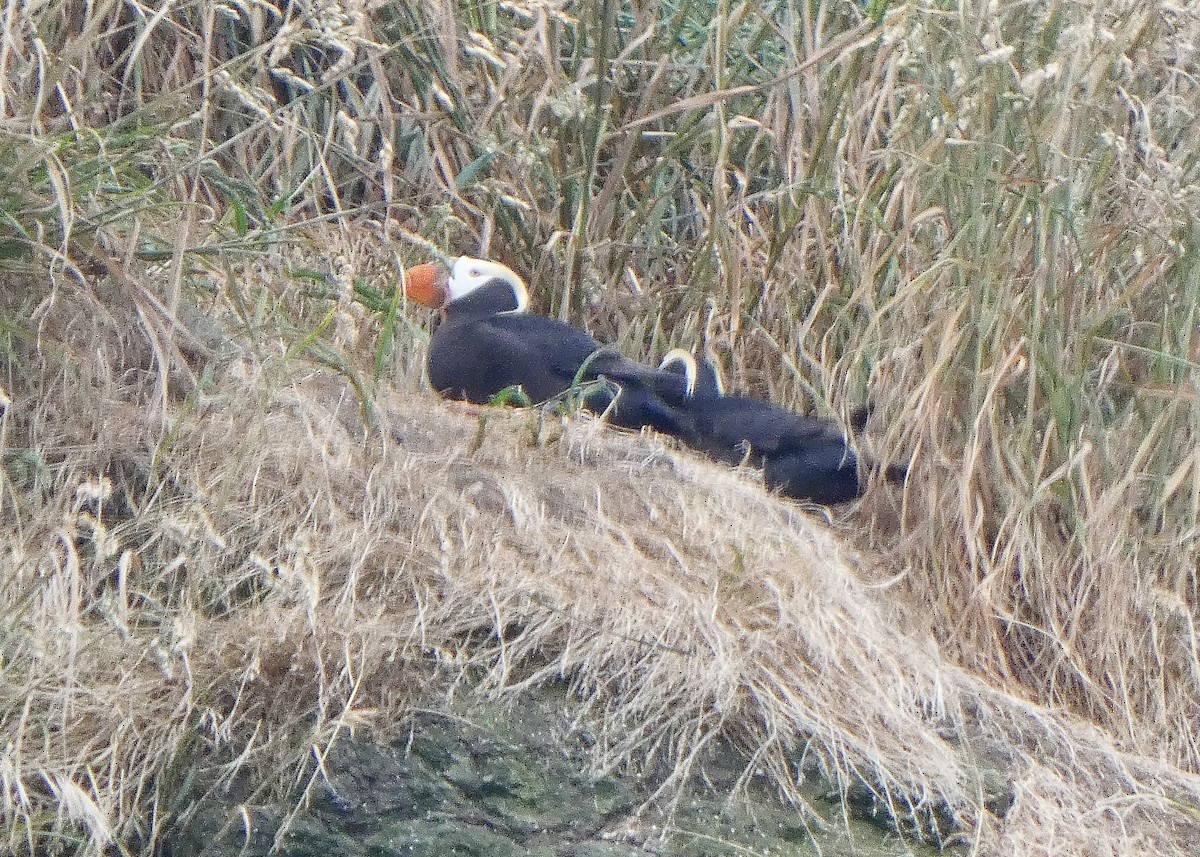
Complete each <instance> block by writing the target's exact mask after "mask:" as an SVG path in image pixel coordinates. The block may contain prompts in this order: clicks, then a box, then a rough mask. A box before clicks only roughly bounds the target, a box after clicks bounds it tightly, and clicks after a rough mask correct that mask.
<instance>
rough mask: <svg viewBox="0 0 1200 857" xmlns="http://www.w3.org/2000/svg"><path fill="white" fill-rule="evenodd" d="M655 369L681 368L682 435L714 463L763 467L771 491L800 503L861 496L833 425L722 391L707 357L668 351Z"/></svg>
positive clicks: (893, 476)
mask: <svg viewBox="0 0 1200 857" xmlns="http://www.w3.org/2000/svg"><path fill="white" fill-rule="evenodd" d="M661 368H663V369H667V370H672V371H676V372H677V373H681V374H682V375H683V377H684V378H685V379H686V381H687V385H688V389H689V391H690V393H691V398H690V402H691V405H692V411H691V416H692V428H693V435H691V436H689V437H687V438H686V440H687V442H688V443H689V444H690V445H691V446H694V447H695V448H697V449H699V450H701V451H702V452H705V453H706V454H708V455H709V456H711V457H712V458H715V459H717V460H719V461H725V462H727V463H730V464H739V463H741V462H744V461H748V462H749V463H750V464H753V465H754V466H756V467H761V468H762V471H763V481H764V482H765V483H766V485H767V486H768V487H769V488H774V489H778V490H779V491H780V493H782V494H785V495H786V496H788V497H792V498H795V499H798V500H812V501H814V502H816V503H821V504H824V505H832V504H834V503H842V502H845V501H847V500H853V499H855V498H856V497H858V496H860V495H861V494H862V486H861V484H860V482H859V473H858V459H857V458H856V456H855V454H854V451H853V450H852V449H851V448H850V446H849V444H848V443H847V440H846V437H845V435H844V434H843V433H842V432H841V430H840V429H839V428H838V427H837V426H836V425H835V424H833V423H830V422H826V421H824V420H816V419H811V418H809V417H804V416H801V415H800V414H797V413H793V412H792V411H789V410H786V409H785V408H781V407H778V406H777V405H773V404H771V403H770V402H767V401H764V400H762V399H755V398H752V397H750V396H726V395H724V388H723V385H722V384H721V379H720V375H719V374H718V373H717V370H716V367H715V366H714V365H713V364H712V363H711V362H710V361H708V360H705V361H703V362H702V363H700V364H697V362H696V360H695V358H694V357H693V356H692V355H691V354H690V353H689V352H687V351H683V350H682V349H675V350H674V351H671V352H669V353H668V354H667V356H666V357H665V358H664V360H663V366H662V367H661ZM856 419H857V418H856ZM904 472H905V471H904V469H903V468H898V467H889V468H888V471H887V476H888V479H890V480H893V481H896V480H902V479H903V478H904Z"/></svg>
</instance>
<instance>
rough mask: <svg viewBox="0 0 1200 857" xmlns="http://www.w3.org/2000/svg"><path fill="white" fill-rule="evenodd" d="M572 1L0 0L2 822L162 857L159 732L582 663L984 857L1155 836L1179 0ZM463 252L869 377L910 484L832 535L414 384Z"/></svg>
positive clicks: (851, 394)
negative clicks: (28, 5)
mask: <svg viewBox="0 0 1200 857" xmlns="http://www.w3.org/2000/svg"><path fill="white" fill-rule="evenodd" d="M594 5H595V8H592V7H587V8H584V7H582V6H580V7H578V8H577V7H575V6H572V5H569V4H561V3H553V2H551V3H508V4H504V5H502V6H495V7H493V6H473V5H468V6H458V5H453V4H445V3H437V2H432V3H425V4H399V5H397V4H384V5H382V6H379V7H378V8H375V7H371V8H369V9H368V8H366V7H362V6H359V5H354V4H337V3H300V4H295V5H294V6H289V7H287V11H286V12H283V11H280V10H279V9H278V8H276V7H275V6H274V5H271V4H238V3H234V4H228V5H216V4H207V3H182V4H175V5H173V6H171V7H170V8H169V9H166V10H164V11H162V12H160V13H155V14H154V15H151V16H147V15H146V14H145V10H143V9H142V8H141V7H136V6H130V5H126V4H123V3H117V2H110V3H95V4H91V5H89V6H88V7H87V12H86V14H81V13H80V12H79V11H78V10H76V8H75V6H73V5H72V4H65V3H51V4H48V5H46V6H45V7H44V8H41V9H40V10H39V11H38V14H37V15H36V16H33V14H32V13H31V12H28V11H25V10H16V9H14V11H13V14H11V15H10V16H8V17H6V18H5V19H4V27H5V32H4V36H5V38H4V41H3V43H0V64H2V65H3V67H4V69H5V70H6V74H5V76H3V79H0V107H2V110H3V117H4V129H3V134H2V135H0V169H2V170H3V174H4V176H5V179H6V182H5V187H4V190H3V192H2V193H0V209H2V210H3V212H4V221H3V223H4V225H3V232H2V234H0V263H2V265H3V270H4V281H3V286H2V293H0V294H2V297H3V301H2V312H0V344H2V347H3V355H4V357H3V365H2V368H3V373H2V374H0V405H2V406H3V410H2V412H0V455H2V456H3V465H4V466H3V471H2V474H0V479H2V482H0V522H2V527H0V529H2V531H3V535H2V536H0V539H2V542H3V555H4V556H5V558H6V560H5V567H6V571H5V574H4V575H3V576H2V577H0V599H2V601H0V604H2V605H3V609H2V610H0V613H2V615H3V624H2V625H0V640H2V648H0V724H2V726H3V729H4V730H5V734H6V735H7V736H8V737H7V738H6V739H5V740H3V741H0V745H3V746H4V747H5V749H4V750H3V751H0V793H2V794H0V800H2V801H3V803H2V805H0V809H2V810H3V815H4V818H5V821H6V822H7V823H9V824H10V825H11V827H10V829H11V831H12V833H11V837H12V838H11V839H10V845H11V847H14V848H17V849H23V850H26V851H29V852H36V851H39V850H41V849H42V848H43V847H44V845H45V842H46V840H45V839H44V838H43V837H47V836H50V837H57V839H56V840H55V841H59V842H69V841H71V837H74V836H77V835H79V836H82V839H81V840H80V841H81V842H82V843H83V845H82V847H83V848H84V849H85V850H86V849H87V848H93V847H99V846H100V845H102V844H103V843H106V842H110V841H120V842H127V843H135V844H136V843H142V844H147V845H148V844H150V843H153V842H154V841H155V839H156V837H157V836H158V835H159V833H160V832H161V826H162V825H163V824H165V823H167V821H168V820H169V817H170V811H171V807H169V806H157V805H156V803H155V802H156V801H162V800H169V795H165V794H162V792H161V790H156V789H155V788H154V786H155V784H156V783H161V782H162V780H163V778H164V777H165V776H169V774H170V771H171V760H172V759H174V758H176V756H177V754H178V753H179V752H180V751H181V750H183V749H184V748H188V747H191V746H194V743H195V742H197V741H199V742H207V743H209V744H211V745H212V746H220V747H225V748H237V750H238V753H240V755H236V754H235V756H236V758H238V760H239V762H238V763H239V764H240V765H242V766H246V765H253V766H260V768H261V769H262V770H287V771H293V770H294V767H288V765H289V764H291V763H292V762H294V761H295V759H296V753H297V748H298V747H299V748H303V747H308V746H310V745H311V746H316V747H318V748H319V747H321V746H324V745H327V744H328V742H329V741H330V740H334V739H335V737H336V735H338V734H340V732H341V730H344V729H347V728H351V727H357V726H359V725H369V726H371V727H372V728H380V729H383V730H386V728H387V727H388V726H389V724H391V723H393V722H395V718H396V717H397V716H399V714H400V713H401V712H403V710H404V709H405V706H406V705H407V704H408V703H409V702H411V700H413V699H415V698H416V697H417V696H419V694H420V693H421V692H422V690H421V689H422V687H423V686H424V682H425V679H426V678H427V677H428V675H429V672H430V671H431V670H433V671H435V672H438V673H439V674H441V675H451V676H453V675H466V674H468V673H469V674H470V675H472V676H473V677H475V678H476V679H477V680H478V681H479V682H480V683H481V684H482V686H483V687H485V688H488V689H490V690H495V691H501V690H505V689H511V690H519V688H520V687H521V686H522V685H523V683H525V682H533V681H538V680H542V679H545V678H547V677H552V676H557V675H559V674H562V675H564V676H566V677H567V678H568V679H569V680H571V681H573V682H574V683H575V685H576V687H577V688H578V689H579V690H580V696H581V700H582V702H581V705H584V706H585V707H586V706H589V705H590V706H594V707H595V708H594V711H596V712H603V714H604V718H603V721H604V722H605V723H606V724H608V726H609V728H610V729H611V730H612V731H611V733H610V734H608V735H606V736H605V741H604V742H602V744H601V745H600V751H599V755H598V759H599V760H600V761H601V763H604V762H605V761H610V762H613V763H615V762H616V761H618V760H627V759H630V758H636V759H642V760H644V759H646V758H647V757H649V756H653V757H655V758H660V759H668V760H674V761H676V762H678V763H679V764H680V767H679V769H678V770H679V771H680V772H681V774H682V772H684V771H686V761H687V760H688V759H689V758H690V757H691V755H692V754H693V753H694V752H695V751H696V750H697V747H698V744H699V743H701V742H703V741H705V740H709V737H708V736H711V735H715V734H723V735H725V736H727V737H733V738H734V739H735V740H739V741H741V742H742V743H743V745H744V746H745V748H746V749H747V751H748V752H751V753H758V754H759V755H758V757H757V758H759V759H760V764H762V765H764V766H765V767H766V768H767V769H769V770H770V771H771V772H772V776H774V778H775V780H776V782H777V783H778V784H779V787H780V789H781V790H782V791H784V792H786V791H787V789H788V786H787V783H788V778H789V776H791V775H794V769H793V767H792V766H794V764H795V761H796V759H795V756H794V751H795V748H796V746H798V745H797V743H796V742H800V741H803V740H806V738H807V737H808V736H813V737H814V738H815V745H814V746H816V747H817V748H818V749H819V755H820V758H821V759H822V760H823V763H824V764H826V765H827V766H829V767H831V768H832V769H835V770H837V769H840V770H842V771H844V772H846V775H847V776H846V778H847V781H850V780H853V779H854V776H855V775H857V774H861V775H863V776H865V777H866V778H867V779H869V780H871V781H872V782H873V783H875V784H877V785H881V786H886V787H888V788H893V787H894V789H895V794H897V795H902V796H903V798H902V799H904V800H907V799H911V800H913V801H915V802H917V803H922V802H923V801H928V802H929V805H930V806H932V805H933V804H946V805H948V806H949V807H950V808H951V810H952V814H955V815H957V816H958V818H959V820H960V822H961V823H962V824H963V825H964V827H963V829H964V830H967V831H970V832H971V835H972V836H974V837H975V840H974V841H975V842H977V843H978V847H979V849H980V851H981V852H983V853H997V854H1088V855H1091V854H1105V853H1114V854H1140V853H1161V854H1181V855H1182V854H1191V853H1195V851H1196V844H1195V841H1194V838H1195V830H1194V826H1193V825H1194V817H1195V814H1196V807H1197V806H1200V801H1197V796H1196V794H1195V790H1196V784H1195V780H1194V775H1195V773H1196V772H1197V770H1198V769H1200V753H1198V751H1197V742H1196V735H1197V729H1198V725H1197V722H1196V717H1197V714H1196V705H1195V700H1196V699H1197V697H1198V695H1200V654H1198V653H1197V652H1198V649H1197V643H1196V630H1195V626H1196V621H1197V601H1198V596H1197V581H1196V564H1195V547H1196V545H1195V534H1196V532H1198V531H1200V530H1198V528H1197V523H1198V521H1200V459H1198V458H1197V455H1196V453H1195V452H1194V450H1195V447H1196V437H1197V426H1198V423H1197V420H1198V417H1197V407H1196V406H1197V394H1196V389H1195V370H1196V368H1197V360H1196V354H1197V349H1196V343H1195V331H1196V323H1195V322H1196V317H1197V306H1198V300H1197V294H1196V291H1195V289H1194V283H1195V282H1196V280H1197V277H1196V273H1197V267H1196V266H1197V260H1198V259H1200V256H1198V255H1197V254H1196V237H1195V235H1196V233H1195V214H1194V212H1195V211H1196V210H1197V206H1196V194H1197V186H1198V185H1197V183H1196V170H1197V167H1198V164H1200V159H1198V158H1197V154H1196V153H1197V151H1200V146H1197V140H1196V133H1197V132H1196V130H1195V129H1196V128H1197V127H1200V126H1198V125H1197V123H1196V122H1195V115H1194V113H1195V106H1194V105H1195V104H1196V103H1197V99H1196V91H1195V86H1196V84H1195V81H1196V73H1197V68H1196V56H1195V50H1196V49H1195V45H1196V44H1197V43H1200V17H1198V15H1197V13H1196V11H1195V10H1193V9H1191V8H1190V7H1188V6H1185V5H1182V4H1181V5H1173V4H1169V3H1158V2H1135V0H1130V2H1117V3H1103V4H1101V3H1091V2H1080V3H1064V4H1049V5H1047V6H1045V8H1043V9H1040V10H1031V9H1030V8H1029V7H1028V6H1027V5H1024V4H993V5H992V6H989V7H987V8H986V9H982V10H977V11H976V12H971V14H966V13H960V11H959V10H958V8H957V7H955V8H953V9H950V8H947V9H941V8H934V7H931V6H930V5H927V4H917V3H911V4H891V5H888V4H867V6H865V7H864V6H862V5H858V6H855V5H853V4H833V3H809V4H801V5H800V6H799V7H797V6H796V5H795V4H788V3H780V4H770V3H768V4H742V5H736V6H731V5H730V4H722V3H718V4H715V5H712V4H708V5H703V6H701V5H689V4H670V3H667V4H637V3H634V4H629V5H624V6H619V5H617V4H594ZM714 57H721V58H725V61H716V60H714ZM458 252H471V253H473V254H487V255H492V256H495V257H497V258H499V259H501V260H502V261H504V262H506V263H507V264H510V265H512V266H513V267H514V268H516V269H518V270H520V271H523V272H525V273H527V274H528V278H529V280H530V282H531V284H532V285H533V288H534V294H535V302H536V305H537V307H536V308H537V309H538V310H539V311H542V312H548V313H555V314H559V315H561V316H563V317H566V318H569V319H571V320H572V321H575V322H578V323H586V324H587V325H588V326H589V327H590V328H591V329H592V330H593V331H594V332H595V333H596V334H597V335H598V336H599V337H600V338H601V339H605V340H611V341H616V342H617V343H618V344H619V345H620V346H621V347H622V349H623V350H625V351H626V352H627V353H629V354H630V355H632V356H642V357H650V356H657V355H659V354H661V353H662V352H663V351H665V350H666V348H668V347H670V346H672V345H680V346H684V347H691V348H707V349H709V350H710V351H712V352H714V353H715V354H716V356H717V357H718V358H719V360H720V361H721V362H722V363H723V364H724V366H725V368H726V370H727V374H729V375H731V376H732V379H733V381H734V382H735V384H736V385H737V386H739V387H742V388H747V389H750V390H753V391H755V392H758V393H762V394H769V395H771V396H772V397H774V398H776V399H778V400H780V401H782V402H786V403H792V404H796V405H797V406H800V407H804V408H811V409H814V410H816V411H817V412H819V413H822V414H824V415H837V414H843V413H848V412H849V411H850V410H852V409H853V408H854V407H855V406H857V405H858V404H860V403H862V402H863V401H864V400H866V399H868V398H869V399H870V400H871V401H872V402H873V404H874V406H875V417H874V418H873V421H872V424H871V427H870V432H869V434H870V435H872V436H873V442H874V443H875V445H876V447H877V449H878V451H879V452H880V453H881V454H882V455H883V456H884V457H885V458H892V459H897V460H911V461H912V462H913V475H912V477H911V479H910V481H909V485H908V488H907V490H906V491H904V492H903V494H902V495H897V494H895V493H890V492H889V491H887V490H886V489H883V490H878V491H875V492H873V493H872V494H871V495H870V496H868V497H867V498H866V500H865V501H864V502H863V503H862V504H861V505H859V506H857V507H855V508H854V509H851V510H850V511H849V512H848V513H847V514H846V516H844V517H843V518H842V519H841V520H840V521H839V522H838V523H839V524H841V525H842V526H841V527H840V532H841V535H842V536H843V537H845V538H849V539H851V540H853V541H854V542H855V543H856V544H857V549H859V550H862V551H864V555H865V557H866V559H863V560H859V559H858V558H857V555H856V554H854V553H853V551H851V549H849V548H847V547H844V546H842V545H841V544H840V543H839V542H836V541H834V539H833V537H831V536H829V535H828V534H826V533H825V532H824V531H823V530H821V529H819V528H814V527H812V526H811V525H810V520H809V519H808V518H807V517H805V516H803V515H801V514H800V513H798V512H797V511H796V509H795V508H794V507H791V506H787V505H784V504H779V503H777V502H775V501H773V500H771V499H769V498H766V497H764V496H763V495H762V494H761V492H760V490H759V489H758V487H757V486H755V485H753V484H752V483H750V482H748V481H746V480H745V479H743V478H742V477H739V476H736V475H732V474H730V473H729V472H727V471H724V470H721V469H720V468H713V467H708V466H706V465H703V464H700V463H698V462H694V461H692V460H691V459H690V458H688V457H687V456H677V455H676V454H675V453H673V452H670V451H664V450H663V449H662V448H661V447H659V446H658V445H657V444H656V443H655V442H653V441H645V440H629V439H621V438H615V437H609V436H607V435H605V434H603V433H597V432H595V431H594V428H593V427H592V426H590V425H572V426H570V427H569V428H567V429H566V430H565V432H566V433H565V434H560V433H561V432H563V431H564V430H563V429H561V428H560V427H559V426H558V425H557V423H553V422H552V423H550V424H547V425H538V424H537V423H536V420H535V418H534V417H532V416H529V415H512V416H499V415H496V416H492V417H490V418H489V423H488V427H487V428H486V430H484V431H483V432H482V435H481V436H480V434H479V432H478V431H477V428H478V425H479V423H478V421H477V419H476V418H475V417H463V416H461V415H458V414H456V413H454V412H453V411H452V410H447V409H441V408H437V407H434V406H433V400H432V399H430V398H427V397H426V396H425V394H424V393H422V392H420V383H419V380H418V379H419V375H420V368H419V367H420V361H421V358H422V348H423V338H422V337H423V325H424V323H425V318H424V316H422V315H420V314H419V313H416V312H413V313H409V312H408V310H407V308H406V307H405V306H403V303H402V301H400V300H399V299H398V298H395V297H394V295H393V294H392V293H391V292H390V286H391V284H392V281H393V279H394V264H395V262H396V257H403V259H404V260H405V261H415V260H417V259H419V258H423V257H425V256H428V255H431V254H432V255H436V254H437V253H448V254H455V253H458ZM318 370H320V372H322V373H324V374H314V373H317V372H318ZM306 378H308V380H305V379H306ZM364 420H366V422H367V423H369V424H371V425H372V426H373V428H372V429H371V430H370V431H367V430H364V429H363V428H362V425H363V421H364ZM613 473H616V474H619V475H620V477H621V478H619V479H617V478H613V477H612V474H613ZM751 524H752V526H751ZM845 538H843V539H842V541H845ZM863 581H867V582H871V584H870V586H868V584H865V583H864V582H863ZM876 584H879V588H880V589H881V590H882V592H878V591H876V589H874V588H871V586H874V585H876ZM883 584H886V585H883ZM613 593H620V595H621V596H625V595H626V594H628V595H629V597H628V598H624V597H622V598H620V599H614V598H613ZM881 600H882V601H883V602H886V604H881V603H880V602H881ZM1021 700H1023V701H1021ZM678 701H683V702H685V703H686V704H682V705H679V704H675V702H678ZM864 706H866V707H867V708H868V710H867V711H866V712H864V711H863V710H862V709H863V707H864ZM871 706H875V709H874V714H873V716H870V707H871ZM634 726H636V728H632V727H634ZM979 748H983V749H982V750H980V749H979ZM976 752H983V753H984V754H985V755H987V756H988V757H992V756H994V755H997V754H998V755H999V756H1002V757H1005V758H1006V759H1007V760H1008V761H1007V762H1006V765H1007V767H1008V769H1009V770H1010V771H1011V772H1012V776H1013V782H1014V789H1015V793H1016V802H1015V804H1014V806H1013V808H1012V809H1011V810H1010V812H1009V813H1008V814H1007V815H1006V816H1005V817H1004V818H1003V819H1000V818H994V817H992V816H990V815H988V814H987V813H982V812H980V810H979V806H980V803H981V801H980V800H979V797H978V795H977V794H974V793H973V792H972V786H971V783H972V777H971V774H970V771H969V768H970V766H971V764H972V761H971V760H972V759H973V758H974V756H973V754H974V753H976ZM273 766H274V767H273Z"/></svg>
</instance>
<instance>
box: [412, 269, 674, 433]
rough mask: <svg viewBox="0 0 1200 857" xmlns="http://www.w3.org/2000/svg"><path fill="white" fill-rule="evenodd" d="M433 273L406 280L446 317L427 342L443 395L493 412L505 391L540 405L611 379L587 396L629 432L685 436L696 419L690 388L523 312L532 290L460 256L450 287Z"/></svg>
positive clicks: (432, 375) (506, 273) (418, 272)
mask: <svg viewBox="0 0 1200 857" xmlns="http://www.w3.org/2000/svg"><path fill="white" fill-rule="evenodd" d="M428 268H432V266H423V265H420V266H417V267H416V268H413V269H411V270H410V271H408V272H406V276H405V280H406V289H407V291H408V293H409V295H410V296H412V297H413V298H414V299H415V300H417V301H419V302H421V303H425V304H426V305H429V306H434V307H437V308H441V309H443V310H444V313H445V318H444V320H443V321H442V323H441V324H440V325H439V326H438V328H437V330H435V331H434V333H433V337H432V338H431V339H430V342H429V380H430V382H431V383H432V384H433V387H434V389H435V390H437V391H438V392H439V393H440V394H442V395H443V396H446V397H448V398H453V399H465V400H466V401H469V402H474V403H476V404H486V403H488V402H489V401H491V400H492V398H493V397H494V396H495V395H496V394H497V393H499V392H500V391H501V390H504V389H505V388H508V387H520V388H521V389H522V390H523V391H524V393H525V395H527V396H528V397H529V398H530V399H531V400H532V401H534V402H545V401H547V400H549V399H552V398H554V397H555V396H559V395H561V394H563V393H565V392H566V391H567V390H569V389H571V387H572V386H574V385H575V384H576V383H578V382H581V381H582V382H587V381H597V380H600V379H605V380H607V381H609V382H612V383H611V384H610V385H603V384H601V385H596V386H594V387H593V389H591V390H589V391H588V392H587V393H586V394H585V396H584V404H585V406H586V407H587V408H588V410H591V411H593V412H595V413H607V414H608V418H609V421H610V422H612V423H613V424H615V425H619V426H624V427H626V428H641V427H642V426H645V425H649V426H652V427H653V428H655V429H657V430H658V431H662V432H666V433H669V434H675V435H683V434H686V433H688V432H689V431H690V430H691V428H690V421H689V416H688V411H687V409H685V408H683V407H682V406H683V405H684V404H685V399H686V390H685V387H684V384H685V381H684V379H683V378H681V377H680V376H679V375H677V374H672V373H669V372H659V371H657V370H654V369H650V368H648V367H645V366H642V365H640V364H638V363H635V362H634V361H632V360H629V359H628V358H626V357H624V356H622V355H621V354H619V353H617V352H616V351H614V350H613V349H611V348H605V347H603V346H601V344H600V343H598V342H597V341H596V340H595V339H593V338H592V337H591V336H589V335H588V334H587V333H585V332H584V331H582V330H580V329H579V328H577V327H572V326H571V325H569V324H566V323H565V322H562V321H559V320H557V319H552V318H545V317H543V316H536V315H529V314H528V313H526V312H525V309H526V307H527V306H528V303H529V295H528V292H527V290H526V288H525V284H524V283H523V282H522V281H521V278H520V277H518V276H517V275H516V274H515V273H513V272H512V271H511V270H509V269H508V268H506V267H504V266H503V265H499V264H497V263H495V262H488V261H485V260H482V259H472V258H470V257H467V256H463V257H461V258H459V259H458V260H456V261H455V262H454V264H453V266H452V268H451V271H450V276H449V279H448V280H447V281H446V283H445V285H444V286H441V287H438V286H437V285H436V284H435V285H430V286H426V282H427V280H428V279H429V278H430V277H432V276H433V274H432V272H431V270H427V269H428Z"/></svg>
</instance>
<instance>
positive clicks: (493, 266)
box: [446, 256, 529, 312]
mask: <svg viewBox="0 0 1200 857" xmlns="http://www.w3.org/2000/svg"><path fill="white" fill-rule="evenodd" d="M492 280H504V282H506V283H508V285H509V286H510V287H511V288H512V290H513V296H514V297H515V298H516V301H517V308H516V309H515V310H513V312H524V311H525V308H526V307H527V306H529V291H528V290H527V289H526V288H525V283H524V281H523V280H522V279H521V278H520V277H518V276H517V275H516V274H515V273H514V272H513V271H512V270H511V269H510V268H506V267H505V266H504V265H501V264H499V263H497V262H489V261H487V260H486V259H473V258H471V257H470V256H459V257H458V259H456V260H455V261H454V265H453V266H452V267H451V268H450V279H449V280H448V281H447V282H446V290H447V292H448V293H449V302H454V301H456V300H458V299H459V298H461V297H465V296H466V295H469V294H470V293H471V292H473V291H475V289H477V288H479V287H480V286H482V285H483V284H484V283H488V282H491V281H492Z"/></svg>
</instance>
